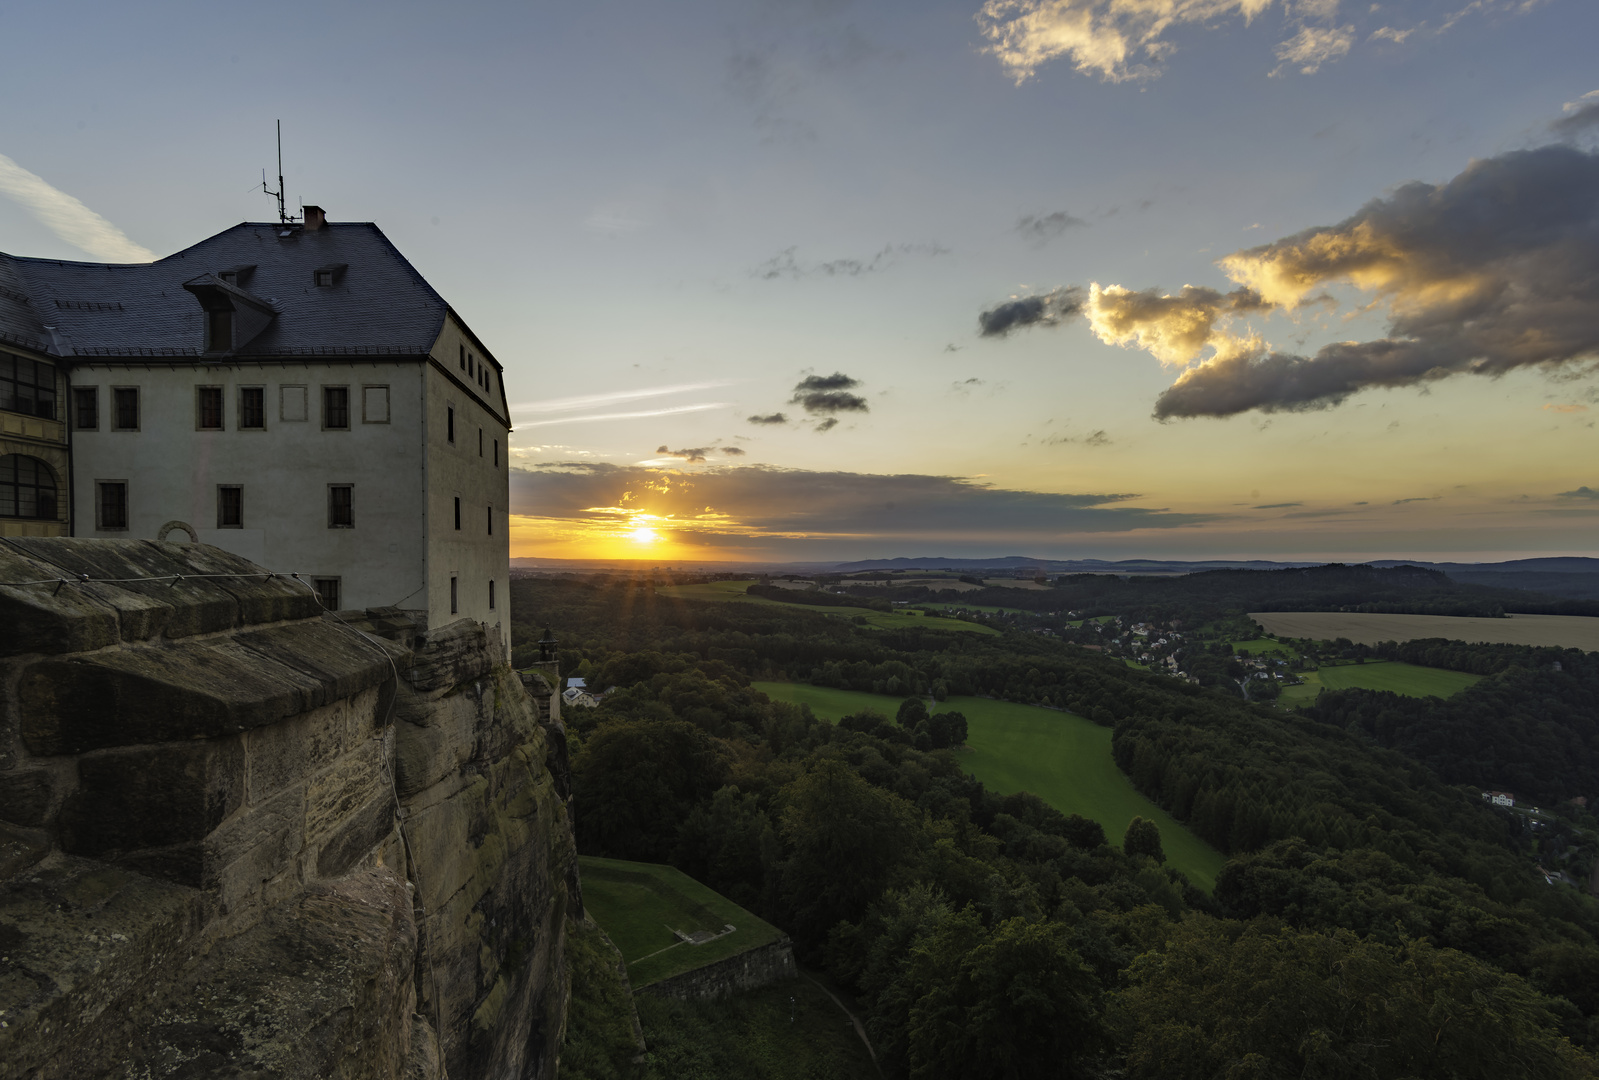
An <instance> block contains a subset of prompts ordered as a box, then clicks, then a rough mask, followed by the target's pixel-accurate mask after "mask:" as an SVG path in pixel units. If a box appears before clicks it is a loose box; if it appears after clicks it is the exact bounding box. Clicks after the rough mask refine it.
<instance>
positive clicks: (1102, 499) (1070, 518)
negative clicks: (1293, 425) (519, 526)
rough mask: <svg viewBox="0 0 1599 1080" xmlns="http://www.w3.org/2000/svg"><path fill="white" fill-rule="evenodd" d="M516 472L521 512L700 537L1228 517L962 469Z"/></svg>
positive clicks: (995, 536)
mask: <svg viewBox="0 0 1599 1080" xmlns="http://www.w3.org/2000/svg"><path fill="white" fill-rule="evenodd" d="M510 479H511V504H512V512H513V513H515V514H525V515H532V516H537V517H545V518H559V519H570V520H589V521H603V520H608V519H614V518H615V517H617V516H618V510H619V509H620V508H624V507H625V509H626V510H628V511H630V512H643V513H650V514H655V515H658V516H660V517H663V518H671V519H672V520H673V523H674V524H677V525H681V526H682V527H684V528H689V529H694V530H697V531H699V533H700V535H701V536H702V537H708V536H709V535H710V534H712V533H715V532H717V531H721V532H723V533H737V534H738V535H740V536H744V537H749V536H761V535H766V536H776V535H790V536H792V535H800V534H803V535H806V536H809V537H813V538H823V539H826V538H849V539H850V540H851V542H856V541H858V540H859V539H860V538H863V537H864V538H870V537H874V536H881V537H885V538H901V537H902V538H904V539H906V540H925V538H926V537H927V536H939V537H943V538H945V539H948V540H949V541H951V542H953V543H960V542H963V541H964V540H967V539H971V540H974V541H990V542H993V543H996V544H1001V543H1006V542H1015V543H1023V542H1027V541H1037V542H1046V541H1051V540H1053V541H1059V540H1062V539H1064V538H1066V537H1069V536H1072V535H1075V534H1083V533H1119V532H1126V531H1130V530H1135V529H1171V528H1180V527H1184V526H1191V525H1199V524H1203V523H1206V522H1210V521H1216V520H1220V516H1219V515H1213V514H1188V513H1176V512H1173V511H1170V510H1166V509H1152V508H1145V507H1138V506H1129V505H1127V504H1128V503H1130V502H1132V501H1134V500H1136V499H1137V498H1139V496H1137V495H1132V494H1126V493H1093V494H1060V493H1054V492H1040V491H1016V490H1010V489H1005V488H999V487H993V486H990V485H988V484H985V483H983V482H981V481H978V480H971V479H967V478H964V477H957V476H927V475H920V474H902V475H888V476H885V475H871V474H865V473H852V472H811V471H807V470H801V469H782V468H777V467H775V466H767V465H742V466H727V465H718V466H713V467H711V468H708V469H705V470H703V471H700V472H696V473H693V474H691V475H680V474H676V473H674V472H673V471H672V470H671V469H655V468H648V467H644V466H628V465H614V464H609V463H603V462H549V463H545V464H541V465H538V466H534V467H532V468H520V469H513V470H511V478H510ZM605 508H612V509H611V510H606V509H605ZM706 515H712V517H707V516H706ZM723 515H726V517H725V518H724V517H723ZM697 522H698V523H699V524H696V523H697Z"/></svg>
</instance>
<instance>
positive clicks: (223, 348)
mask: <svg viewBox="0 0 1599 1080" xmlns="http://www.w3.org/2000/svg"><path fill="white" fill-rule="evenodd" d="M232 348H233V312H231V311H208V312H206V313H205V351H206V352H227V351H228V350H230V349H232Z"/></svg>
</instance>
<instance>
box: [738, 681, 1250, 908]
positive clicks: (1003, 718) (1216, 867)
mask: <svg viewBox="0 0 1599 1080" xmlns="http://www.w3.org/2000/svg"><path fill="white" fill-rule="evenodd" d="M750 685H752V686H754V687H755V688H756V689H757V690H760V691H762V692H763V693H765V694H766V695H767V696H768V697H771V698H773V699H774V700H779V701H792V702H794V703H796V704H806V705H809V706H810V707H811V711H812V712H814V713H815V714H816V715H817V716H819V717H822V718H823V719H826V720H832V721H837V720H839V719H841V718H843V717H845V716H848V715H850V714H851V713H857V712H861V711H863V710H866V709H874V710H876V711H877V712H880V713H883V714H885V715H887V716H890V717H892V716H893V715H894V713H895V712H896V711H897V710H898V709H899V703H900V702H901V701H902V700H903V699H902V698H895V697H889V696H888V695H886V694H863V693H860V692H859V691H853V690H830V689H827V688H826V687H820V686H808V685H805V684H802V683H773V682H757V683H751V684H750ZM950 710H955V711H957V712H960V713H962V714H964V715H965V717H966V722H967V727H968V734H967V739H966V744H967V747H968V749H967V751H966V752H964V753H962V754H961V763H962V765H964V766H965V768H966V771H967V772H969V773H971V774H972V775H973V776H975V777H977V779H979V780H981V781H982V782H983V783H984V785H986V786H987V787H988V788H989V789H991V790H993V791H997V792H999V793H1000V794H1002V795H1009V794H1012V793H1014V792H1017V791H1030V792H1032V793H1033V794H1034V795H1037V796H1038V797H1039V798H1041V799H1043V800H1044V801H1045V802H1047V803H1049V804H1050V805H1051V806H1053V807H1055V809H1057V810H1059V811H1060V812H1061V813H1063V814H1081V815H1082V816H1083V817H1086V818H1092V819H1093V820H1095V821H1097V822H1099V823H1100V824H1101V825H1102V826H1104V828H1105V836H1106V838H1107V839H1109V840H1110V842H1111V843H1113V844H1119V843H1120V842H1121V838H1122V834H1123V833H1124V832H1126V831H1127V823H1128V822H1130V821H1131V820H1132V819H1133V818H1134V817H1139V816H1142V817H1145V818H1148V819H1150V820H1152V821H1154V822H1155V823H1156V824H1158V825H1159V826H1160V837H1161V845H1162V847H1163V848H1164V850H1165V852H1166V861H1167V862H1168V863H1170V864H1171V865H1172V866H1175V867H1176V868H1177V869H1179V870H1181V871H1183V872H1184V873H1185V874H1187V875H1188V879H1189V880H1190V881H1192V882H1193V883H1194V884H1195V885H1197V886H1198V887H1199V888H1201V889H1204V890H1205V891H1206V892H1209V891H1210V890H1211V889H1212V888H1214V887H1215V884H1216V874H1217V872H1218V871H1220V870H1221V866H1222V862H1223V861H1224V860H1223V858H1222V855H1221V853H1220V852H1218V851H1216V850H1215V849H1214V848H1212V847H1211V846H1210V845H1208V844H1206V843H1205V842H1204V841H1202V840H1200V839H1199V838H1198V837H1196V836H1194V835H1193V834H1192V833H1190V832H1189V831H1188V830H1187V829H1185V828H1184V827H1183V826H1182V825H1181V824H1180V823H1179V822H1178V821H1177V820H1176V819H1175V818H1173V817H1172V816H1171V815H1170V814H1168V813H1166V811H1164V810H1162V809H1161V808H1160V807H1158V806H1156V805H1155V804H1154V803H1152V802H1150V801H1149V800H1148V799H1146V798H1145V797H1144V796H1143V795H1141V794H1139V793H1138V790H1137V789H1136V788H1134V787H1133V782H1132V781H1131V780H1129V779H1128V778H1127V776H1126V774H1124V773H1123V772H1122V771H1121V770H1120V769H1118V768H1117V767H1116V762H1115V761H1114V760H1113V759H1112V758H1111V756H1110V735H1111V732H1110V729H1109V728H1103V727H1100V726H1099V725H1097V724H1094V723H1092V722H1091V721H1088V720H1085V719H1083V718H1082V717H1080V716H1076V715H1074V714H1072V713H1067V712H1057V711H1056V710H1054V709H1040V708H1037V707H1036V706H1032V705H1017V704H1013V703H1011V702H1008V701H991V700H989V699H987V698H974V697H956V698H950V699H949V700H948V701H945V702H941V703H940V704H939V705H938V707H937V709H936V710H935V711H937V712H947V711H950Z"/></svg>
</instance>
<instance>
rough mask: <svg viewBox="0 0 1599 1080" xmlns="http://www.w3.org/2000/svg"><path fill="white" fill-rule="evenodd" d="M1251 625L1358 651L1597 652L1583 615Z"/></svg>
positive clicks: (1279, 615) (1597, 629)
mask: <svg viewBox="0 0 1599 1080" xmlns="http://www.w3.org/2000/svg"><path fill="white" fill-rule="evenodd" d="M1249 617H1250V618H1251V619H1254V620H1255V621H1256V622H1258V623H1259V624H1260V625H1261V626H1264V627H1265V628H1266V631H1267V632H1268V633H1272V634H1276V635H1277V636H1278V637H1286V638H1312V639H1314V640H1317V641H1332V640H1333V639H1335V638H1341V637H1343V638H1348V639H1349V640H1350V641H1353V642H1356V643H1358V644H1361V645H1375V644H1377V643H1378V642H1380V641H1410V640H1412V639H1414V638H1433V637H1436V638H1448V639H1449V640H1451V641H1466V642H1479V641H1481V642H1491V643H1495V644H1503V645H1553V646H1557V647H1560V648H1565V649H1583V650H1585V651H1588V652H1599V618H1596V617H1593V616H1585V615H1512V616H1510V617H1509V618H1505V619H1469V618H1457V617H1455V616H1451V615H1368V614H1363V613H1359V612H1342V611H1257V612H1251V613H1250V616H1249Z"/></svg>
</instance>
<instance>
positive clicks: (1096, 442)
mask: <svg viewBox="0 0 1599 1080" xmlns="http://www.w3.org/2000/svg"><path fill="white" fill-rule="evenodd" d="M1110 442H1111V440H1110V436H1109V435H1107V434H1105V429H1104V428H1100V429H1099V430H1098V431H1090V432H1089V433H1088V434H1087V435H1085V436H1083V445H1084V446H1109V445H1110Z"/></svg>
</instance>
